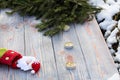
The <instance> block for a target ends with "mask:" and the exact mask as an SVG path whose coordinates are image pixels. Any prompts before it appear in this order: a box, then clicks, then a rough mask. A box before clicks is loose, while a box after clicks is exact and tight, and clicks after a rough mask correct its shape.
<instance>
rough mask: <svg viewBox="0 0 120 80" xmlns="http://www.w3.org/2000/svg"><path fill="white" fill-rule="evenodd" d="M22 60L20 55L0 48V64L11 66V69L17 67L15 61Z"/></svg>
mask: <svg viewBox="0 0 120 80" xmlns="http://www.w3.org/2000/svg"><path fill="white" fill-rule="evenodd" d="M20 58H22V55H21V54H20V53H18V52H15V51H12V50H7V49H5V48H0V63H2V64H6V65H9V66H11V67H12V68H18V67H17V60H18V59H20Z"/></svg>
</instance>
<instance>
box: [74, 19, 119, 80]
mask: <svg viewBox="0 0 120 80" xmlns="http://www.w3.org/2000/svg"><path fill="white" fill-rule="evenodd" d="M75 29H76V32H77V35H78V38H79V43H80V46H81V49H82V52H83V54H84V57H85V60H86V64H87V66H88V71H89V72H90V76H91V80H107V79H108V78H109V77H110V76H112V75H114V74H115V73H117V69H116V68H115V64H114V62H113V59H112V57H111V55H110V52H109V50H108V47H107V46H106V43H105V41H104V38H103V36H102V34H101V31H100V29H99V26H98V24H97V22H96V20H95V19H94V20H93V21H90V22H86V23H85V24H83V25H80V24H77V25H76V24H75Z"/></svg>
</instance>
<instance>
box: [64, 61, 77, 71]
mask: <svg viewBox="0 0 120 80" xmlns="http://www.w3.org/2000/svg"><path fill="white" fill-rule="evenodd" d="M66 68H67V69H68V70H73V69H75V68H76V64H75V63H74V62H67V63H66Z"/></svg>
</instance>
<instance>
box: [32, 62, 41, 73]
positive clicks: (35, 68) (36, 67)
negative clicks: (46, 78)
mask: <svg viewBox="0 0 120 80" xmlns="http://www.w3.org/2000/svg"><path fill="white" fill-rule="evenodd" d="M39 69H40V63H39V62H33V63H32V71H31V73H32V74H35V73H37V72H38V71H39Z"/></svg>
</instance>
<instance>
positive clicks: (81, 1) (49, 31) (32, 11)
mask: <svg viewBox="0 0 120 80" xmlns="http://www.w3.org/2000/svg"><path fill="white" fill-rule="evenodd" d="M3 8H10V9H12V12H7V14H13V13H14V12H18V13H19V14H20V15H21V16H25V15H29V16H36V19H40V18H41V19H42V20H44V21H43V22H42V23H40V24H38V25H36V28H38V30H39V31H44V30H45V31H46V32H45V33H44V35H47V36H53V35H55V34H57V33H59V32H61V31H63V29H64V26H65V25H66V24H70V23H82V22H84V21H85V20H86V19H87V18H88V17H89V16H90V15H92V14H94V13H96V12H98V11H99V10H100V9H98V8H95V7H93V6H91V5H90V4H88V2H87V0H0V9H3Z"/></svg>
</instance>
